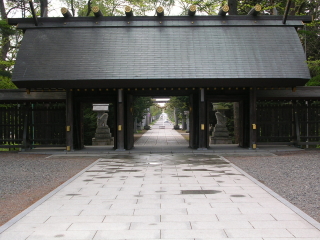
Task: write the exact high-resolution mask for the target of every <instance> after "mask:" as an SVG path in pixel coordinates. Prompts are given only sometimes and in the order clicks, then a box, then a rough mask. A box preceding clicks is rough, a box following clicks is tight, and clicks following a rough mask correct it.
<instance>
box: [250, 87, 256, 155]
mask: <svg viewBox="0 0 320 240" xmlns="http://www.w3.org/2000/svg"><path fill="white" fill-rule="evenodd" d="M249 98H250V99H249V104H250V126H249V127H250V140H249V148H251V149H256V148H257V89H256V88H255V87H253V88H252V89H250V97H249Z"/></svg>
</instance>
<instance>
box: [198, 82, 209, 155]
mask: <svg viewBox="0 0 320 240" xmlns="http://www.w3.org/2000/svg"><path fill="white" fill-rule="evenodd" d="M198 101H199V108H198V114H199V115H198V117H199V126H198V127H199V130H198V134H199V143H198V150H207V146H208V131H209V129H208V126H207V125H208V124H207V104H206V92H205V89H204V88H200V89H199V97H198Z"/></svg>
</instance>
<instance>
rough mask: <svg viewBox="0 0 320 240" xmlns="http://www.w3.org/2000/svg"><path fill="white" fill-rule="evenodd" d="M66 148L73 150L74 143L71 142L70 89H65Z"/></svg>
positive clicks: (72, 130) (71, 110)
mask: <svg viewBox="0 0 320 240" xmlns="http://www.w3.org/2000/svg"><path fill="white" fill-rule="evenodd" d="M66 93H67V94H66V146H67V147H66V150H67V151H73V150H74V144H73V132H74V125H73V105H74V99H73V92H72V89H68V90H67V91H66Z"/></svg>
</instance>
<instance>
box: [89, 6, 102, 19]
mask: <svg viewBox="0 0 320 240" xmlns="http://www.w3.org/2000/svg"><path fill="white" fill-rule="evenodd" d="M91 11H92V12H93V14H94V16H95V17H103V14H102V12H101V11H100V9H99V7H98V6H93V7H92V8H91Z"/></svg>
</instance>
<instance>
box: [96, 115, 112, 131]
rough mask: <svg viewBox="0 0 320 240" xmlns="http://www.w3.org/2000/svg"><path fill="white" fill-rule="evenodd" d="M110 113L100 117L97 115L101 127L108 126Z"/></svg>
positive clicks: (98, 124)
mask: <svg viewBox="0 0 320 240" xmlns="http://www.w3.org/2000/svg"><path fill="white" fill-rule="evenodd" d="M108 116H109V115H108V113H104V114H102V115H101V116H100V117H97V126H98V128H99V127H107V126H108V125H107V121H108Z"/></svg>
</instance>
